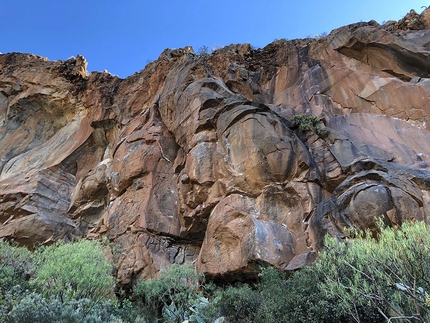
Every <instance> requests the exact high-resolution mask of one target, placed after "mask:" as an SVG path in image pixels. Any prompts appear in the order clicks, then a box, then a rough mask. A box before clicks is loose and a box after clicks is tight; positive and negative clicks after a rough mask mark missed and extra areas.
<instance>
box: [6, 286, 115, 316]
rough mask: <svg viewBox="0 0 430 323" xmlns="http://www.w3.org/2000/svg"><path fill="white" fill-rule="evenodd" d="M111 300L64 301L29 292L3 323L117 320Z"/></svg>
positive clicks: (83, 299)
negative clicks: (48, 298)
mask: <svg viewBox="0 0 430 323" xmlns="http://www.w3.org/2000/svg"><path fill="white" fill-rule="evenodd" d="M114 312H115V305H114V303H111V302H103V303H101V304H98V305H97V304H94V303H93V301H92V300H90V299H85V298H82V299H80V300H73V301H69V302H66V303H63V302H61V301H60V300H58V299H51V300H49V301H48V300H46V299H45V298H43V297H42V295H40V294H37V293H30V294H29V295H27V296H26V297H24V298H23V299H21V301H20V302H19V303H17V304H16V305H15V306H14V307H13V309H12V310H11V311H10V312H9V313H8V315H7V316H6V318H5V320H4V322H5V323H46V322H62V323H104V322H118V320H117V318H116V317H115V315H114Z"/></svg>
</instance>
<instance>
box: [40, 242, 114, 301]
mask: <svg viewBox="0 0 430 323" xmlns="http://www.w3.org/2000/svg"><path fill="white" fill-rule="evenodd" d="M36 259H37V262H36V277H35V279H33V281H32V282H33V284H34V286H35V287H36V288H38V289H39V290H40V291H41V293H42V294H43V296H45V297H47V298H50V297H58V298H59V299H60V300H61V301H62V302H68V301H71V300H79V299H84V298H88V299H92V300H93V301H95V302H102V301H105V300H108V299H112V298H114V294H113V289H114V285H115V281H114V279H113V276H112V270H113V266H112V264H111V263H110V262H109V261H108V260H107V258H106V255H105V254H104V252H103V246H102V245H101V243H100V242H98V241H95V240H81V241H78V242H75V243H68V244H63V243H56V244H53V245H51V246H48V247H42V248H40V249H38V251H37V258H36Z"/></svg>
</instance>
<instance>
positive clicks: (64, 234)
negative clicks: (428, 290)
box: [0, 9, 430, 285]
mask: <svg viewBox="0 0 430 323" xmlns="http://www.w3.org/2000/svg"><path fill="white" fill-rule="evenodd" d="M429 54H430V10H429V9H427V10H425V11H424V12H423V13H422V14H421V15H418V14H416V13H415V12H413V11H412V12H411V13H409V14H408V15H407V16H406V17H405V18H404V19H402V20H400V21H399V22H395V21H389V22H387V23H386V24H384V25H383V26H380V25H379V24H377V23H376V22H375V21H371V22H368V23H364V22H362V23H357V24H353V25H350V26H346V27H342V28H339V29H337V30H334V31H332V32H331V33H330V35H328V36H326V37H323V38H320V39H301V40H292V41H285V40H280V41H275V42H274V43H272V44H269V45H268V46H266V47H265V48H263V49H257V50H255V49H252V48H251V46H250V45H247V44H245V45H230V46H227V47H224V48H222V49H220V50H218V51H216V52H214V53H213V54H211V55H200V56H199V55H196V54H194V53H193V50H192V48H190V47H186V48H184V49H178V50H165V51H164V52H163V53H162V54H161V56H160V58H159V59H158V60H157V61H155V62H152V63H150V64H148V65H147V66H146V67H145V69H144V70H143V71H141V72H140V73H136V74H134V75H132V76H130V77H128V78H126V79H119V78H118V77H114V76H112V75H110V74H109V73H91V74H88V73H87V71H86V61H85V59H84V58H83V57H81V56H78V57H77V58H76V59H75V58H71V59H69V60H67V61H57V62H50V61H48V60H46V59H44V58H41V57H37V56H34V55H28V54H19V53H10V54H4V55H0V223H1V226H0V237H2V238H7V239H15V240H17V241H18V242H19V243H20V244H23V245H28V246H30V247H33V246H35V245H39V244H45V243H49V242H52V241H55V240H58V239H65V240H70V239H74V238H77V237H84V238H99V237H107V238H108V239H109V240H110V241H112V245H113V253H112V257H113V258H114V260H115V263H116V265H117V269H118V278H119V280H120V283H121V284H123V285H126V284H129V283H132V282H133V281H135V280H136V279H138V278H147V277H152V276H154V275H155V274H156V273H157V272H158V271H159V270H160V269H163V268H165V267H167V266H169V265H170V264H173V263H180V264H181V263H184V262H186V261H195V262H196V263H197V268H198V270H200V271H202V272H204V273H205V274H206V275H208V276H211V277H214V278H219V279H243V278H244V277H246V276H248V275H251V276H252V275H254V274H255V272H256V266H257V265H258V264H259V263H269V264H272V265H274V266H277V267H279V268H281V269H284V270H293V269H296V268H299V267H301V266H303V265H306V264H309V263H311V262H312V261H313V260H314V259H315V255H316V251H318V249H319V248H320V247H321V246H322V241H323V237H324V235H325V234H327V233H329V234H331V235H333V236H336V237H339V238H340V239H342V238H343V237H344V229H345V228H347V227H351V226H352V227H355V228H359V229H365V228H370V229H372V228H374V227H375V218H376V217H378V216H381V215H382V216H383V218H384V221H385V222H386V223H387V224H391V225H397V224H401V223H402V222H404V221H408V220H423V221H426V222H428V221H429V217H430V170H429V162H430V160H429V158H430V157H429V155H430V119H429V118H430V97H429V95H430V59H429ZM294 115H296V117H294ZM311 116H316V117H314V118H312V117H311Z"/></svg>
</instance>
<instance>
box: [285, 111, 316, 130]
mask: <svg viewBox="0 0 430 323" xmlns="http://www.w3.org/2000/svg"><path fill="white" fill-rule="evenodd" d="M292 120H293V122H294V124H295V125H296V126H297V127H299V129H300V130H302V131H309V130H311V129H312V127H314V126H317V124H318V123H319V122H320V119H319V118H318V117H317V116H313V115H308V114H295V115H293V118H292ZM317 130H318V129H317Z"/></svg>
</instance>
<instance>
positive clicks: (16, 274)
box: [0, 241, 33, 297]
mask: <svg viewBox="0 0 430 323" xmlns="http://www.w3.org/2000/svg"><path fill="white" fill-rule="evenodd" d="M32 271H33V256H32V253H31V252H30V251H29V250H28V249H27V248H24V247H18V246H16V244H13V243H11V242H7V241H0V297H1V296H2V295H4V294H5V293H6V292H7V291H9V290H10V289H11V288H12V287H13V286H15V285H21V286H22V287H23V288H26V287H27V285H28V279H27V277H28V276H29V275H30V274H31V272H32Z"/></svg>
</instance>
